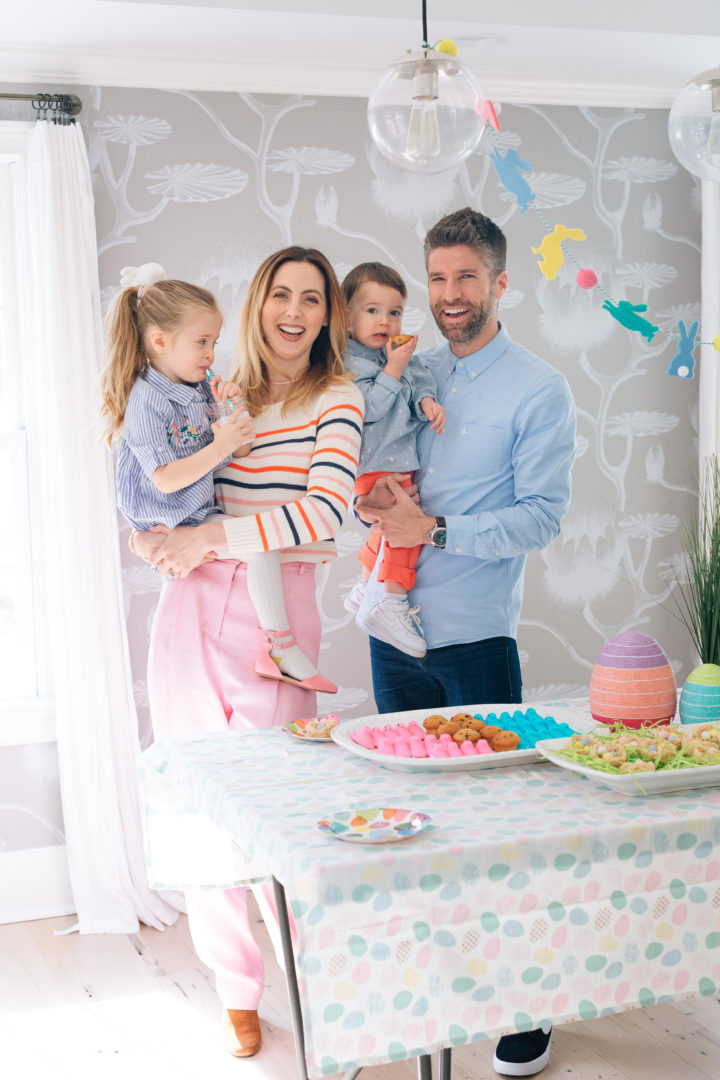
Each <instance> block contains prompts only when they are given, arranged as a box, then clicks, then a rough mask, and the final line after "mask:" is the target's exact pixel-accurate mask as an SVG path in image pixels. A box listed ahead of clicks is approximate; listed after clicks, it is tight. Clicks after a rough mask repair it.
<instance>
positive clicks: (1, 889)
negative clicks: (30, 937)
mask: <svg viewBox="0 0 720 1080" xmlns="http://www.w3.org/2000/svg"><path fill="white" fill-rule="evenodd" d="M74 912H75V901H74V900H73V895H72V889H71V888H70V875H69V874H68V865H67V854H66V850H65V845H64V844H57V845H55V846H54V847H39V848H27V849H25V850H23V851H6V852H4V853H2V854H0V923H11V922H28V921H29V920H30V919H51V918H54V917H55V916H57V915H72V914H74Z"/></svg>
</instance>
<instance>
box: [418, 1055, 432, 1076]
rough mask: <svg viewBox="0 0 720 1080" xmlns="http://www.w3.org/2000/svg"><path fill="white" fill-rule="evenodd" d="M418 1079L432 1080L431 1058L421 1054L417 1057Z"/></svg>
mask: <svg viewBox="0 0 720 1080" xmlns="http://www.w3.org/2000/svg"><path fill="white" fill-rule="evenodd" d="M418 1080H432V1058H431V1057H430V1055H429V1054H422V1055H421V1056H420V1057H419V1058H418Z"/></svg>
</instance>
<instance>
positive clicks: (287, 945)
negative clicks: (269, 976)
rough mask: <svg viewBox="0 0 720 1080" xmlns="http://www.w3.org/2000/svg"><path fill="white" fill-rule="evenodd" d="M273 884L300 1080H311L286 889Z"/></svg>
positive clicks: (275, 880) (277, 883)
mask: <svg viewBox="0 0 720 1080" xmlns="http://www.w3.org/2000/svg"><path fill="white" fill-rule="evenodd" d="M272 883H273V890H274V892H275V906H276V907H277V914H278V925H279V927H280V941H281V942H282V951H283V959H284V960H285V977H286V979H287V988H288V997H289V998H290V1018H291V1020H292V1027H293V1035H294V1036H295V1054H296V1057H297V1063H298V1078H299V1080H309V1078H308V1074H307V1066H306V1064H305V1032H304V1031H303V1022H302V1008H301V1006H300V991H299V989H298V983H297V975H296V973H295V955H294V953H293V947H292V935H291V933H290V920H289V918H288V909H287V900H286V899H285V889H284V888H283V886H282V885H281V884H280V882H279V881H278V880H277V878H275V877H274V878H273V879H272Z"/></svg>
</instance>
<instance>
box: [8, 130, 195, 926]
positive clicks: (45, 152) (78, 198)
mask: <svg viewBox="0 0 720 1080" xmlns="http://www.w3.org/2000/svg"><path fill="white" fill-rule="evenodd" d="M25 194H26V199H25V202H26V216H27V230H28V236H29V253H30V257H29V261H28V267H27V271H28V275H29V280H28V281H27V282H26V283H25V286H26V287H25V288H24V289H23V293H24V295H23V298H22V300H21V303H23V305H24V308H25V310H24V311H23V312H22V314H21V326H23V327H24V328H25V329H26V330H27V332H28V333H29V335H30V340H29V342H28V347H29V349H30V373H31V375H30V379H29V385H30V387H31V393H30V394H29V398H28V411H29V413H30V422H31V423H32V424H33V425H34V427H35V429H36V434H37V440H36V442H37V445H38V447H39V453H38V454H37V456H36V457H35V459H34V460H33V461H31V463H30V468H31V475H30V483H31V491H32V492H33V498H34V499H35V500H37V504H38V505H39V507H40V508H41V512H42V513H41V518H42V524H41V533H42V538H41V541H42V545H43V551H42V556H43V561H44V565H45V590H46V600H47V611H48V619H49V631H50V633H49V639H50V641H51V642H52V652H53V656H52V662H53V670H54V678H55V698H56V708H57V744H58V754H59V761H60V778H61V789H62V803H63V815H64V820H65V829H66V837H67V851H68V861H69V867H70V879H71V883H72V889H73V894H74V898H75V902H76V905H77V914H78V927H77V929H79V930H80V932H81V933H101V932H114V933H128V932H133V931H135V930H137V929H138V926H139V920H140V921H142V922H144V923H148V924H150V925H151V926H155V927H162V926H163V925H165V924H170V923H172V922H174V920H175V919H176V917H177V912H176V911H175V910H174V909H173V908H172V907H170V906H169V905H168V903H167V902H166V901H165V899H164V898H163V897H162V896H161V895H160V894H158V893H156V892H153V891H152V890H151V889H149V887H148V885H147V878H146V873H145V859H144V853H143V845H142V834H141V820H142V817H141V807H140V801H139V787H138V778H137V760H138V754H139V745H138V738H137V720H136V713H135V705H134V701H133V694H132V683H131V678H130V662H129V655H128V644H127V633H126V627H125V622H124V618H123V604H122V597H121V575H120V557H119V548H118V536H117V523H116V511H115V492H114V483H113V475H112V459H111V455H110V454H109V453H108V451H107V449H106V448H105V447H104V446H103V445H101V444H100V442H99V429H98V424H97V422H96V419H95V417H96V416H97V405H98V393H97V385H98V376H99V372H100V368H101V365H102V338H101V328H100V300H99V288H98V265H97V243H96V237H95V217H94V209H93V196H92V188H91V181H90V172H89V168H88V162H87V155H86V150H85V143H84V140H83V136H82V131H81V129H80V127H79V126H78V125H75V124H72V125H69V126H56V125H54V124H51V123H49V122H39V123H37V124H36V125H35V127H34V129H33V130H32V132H31V134H30V137H29V144H28V157H27V179H26V193H25Z"/></svg>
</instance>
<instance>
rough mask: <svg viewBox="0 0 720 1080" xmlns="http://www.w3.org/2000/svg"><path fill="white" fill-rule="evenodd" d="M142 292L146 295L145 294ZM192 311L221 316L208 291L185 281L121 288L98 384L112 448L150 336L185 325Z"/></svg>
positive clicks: (106, 434)
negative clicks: (153, 330)
mask: <svg viewBox="0 0 720 1080" xmlns="http://www.w3.org/2000/svg"><path fill="white" fill-rule="evenodd" d="M141 294H142V295H141ZM192 308H201V309H205V310H209V311H212V312H213V314H215V313H217V314H218V315H220V310H219V308H218V306H217V301H216V299H215V297H214V296H213V294H212V293H211V292H208V291H207V289H201V288H200V287H199V286H198V285H189V284H188V283H187V282H186V281H175V280H173V279H170V280H168V281H157V282H156V283H155V284H154V285H148V286H147V287H145V288H143V289H138V288H137V287H135V286H133V287H131V288H129V289H123V291H122V292H121V293H120V295H119V296H118V297H117V299H116V300H115V303H114V304H113V307H112V311H111V313H110V326H109V330H108V337H107V355H108V361H107V366H106V367H105V370H104V372H103V373H102V376H101V380H100V390H101V394H102V405H101V408H100V415H101V417H104V418H105V420H106V422H107V427H106V429H105V431H104V433H103V438H104V439H105V441H106V443H107V444H108V446H109V447H110V448H111V449H112V444H113V440H114V438H115V436H116V435H117V434H118V433H119V432H120V431H121V430H122V426H123V420H124V419H125V410H126V408H127V403H128V399H129V397H130V391H131V390H132V388H133V386H134V385H135V381H136V379H137V378H138V377H139V376H140V375H142V373H143V372H144V371H145V370H146V368H147V366H148V358H147V344H146V340H145V337H146V334H147V332H148V330H149V329H150V328H151V327H154V326H157V327H158V328H159V329H160V330H163V331H164V332H165V333H166V334H173V333H175V332H176V331H177V330H179V329H180V328H181V327H182V326H183V325H184V324H185V323H186V322H187V321H188V316H189V313H190V311H191V309H192Z"/></svg>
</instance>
